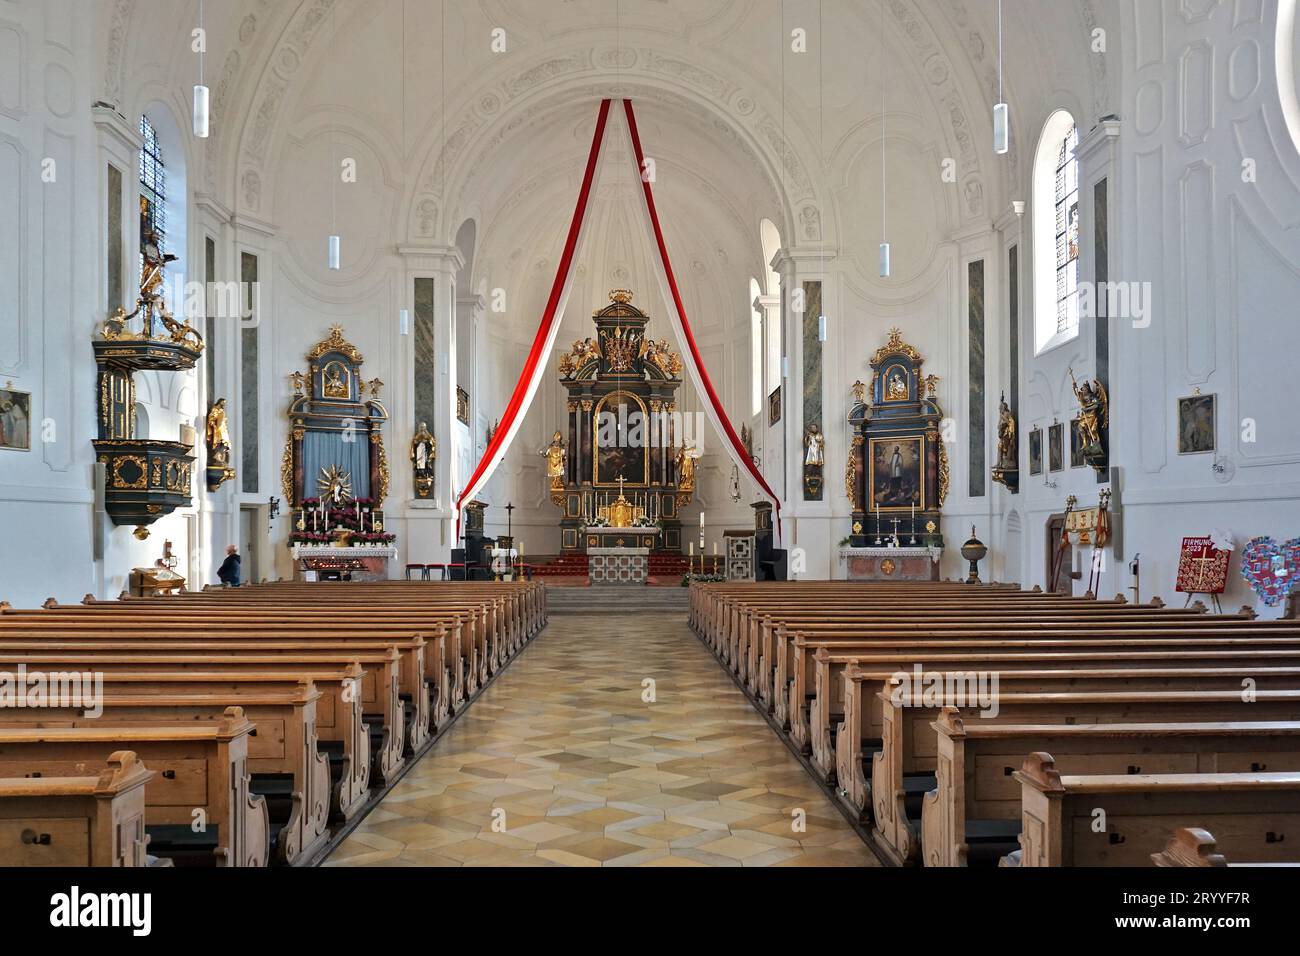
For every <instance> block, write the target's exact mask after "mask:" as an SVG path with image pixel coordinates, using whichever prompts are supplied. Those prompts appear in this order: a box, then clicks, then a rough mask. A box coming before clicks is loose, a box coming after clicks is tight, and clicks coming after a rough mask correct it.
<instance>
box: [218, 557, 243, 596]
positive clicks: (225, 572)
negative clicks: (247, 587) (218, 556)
mask: <svg viewBox="0 0 1300 956" xmlns="http://www.w3.org/2000/svg"><path fill="white" fill-rule="evenodd" d="M217 580H218V581H220V582H221V583H222V584H229V585H230V586H231V587H236V588H237V587H239V555H237V554H228V555H226V560H224V561H222V562H221V567H219V568H218V569H217Z"/></svg>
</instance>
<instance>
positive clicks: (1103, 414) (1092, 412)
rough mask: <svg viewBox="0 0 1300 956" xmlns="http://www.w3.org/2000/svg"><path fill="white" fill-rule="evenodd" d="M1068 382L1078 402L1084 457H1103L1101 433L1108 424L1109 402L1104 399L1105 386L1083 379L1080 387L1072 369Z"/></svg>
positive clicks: (1095, 381) (1080, 436)
mask: <svg viewBox="0 0 1300 956" xmlns="http://www.w3.org/2000/svg"><path fill="white" fill-rule="evenodd" d="M1070 382H1071V385H1072V387H1073V388H1074V397H1075V398H1077V399H1078V400H1079V439H1080V444H1082V445H1083V454H1084V457H1085V458H1088V459H1093V458H1099V457H1104V455H1105V449H1104V448H1103V447H1102V443H1101V431H1102V429H1103V428H1105V427H1106V426H1107V425H1109V424H1110V400H1109V399H1108V398H1107V397H1106V386H1104V385H1102V384H1101V381H1100V380H1099V379H1093V380H1092V381H1088V380H1087V379H1084V381H1083V384H1082V385H1080V384H1079V382H1078V381H1076V380H1075V377H1074V369H1070Z"/></svg>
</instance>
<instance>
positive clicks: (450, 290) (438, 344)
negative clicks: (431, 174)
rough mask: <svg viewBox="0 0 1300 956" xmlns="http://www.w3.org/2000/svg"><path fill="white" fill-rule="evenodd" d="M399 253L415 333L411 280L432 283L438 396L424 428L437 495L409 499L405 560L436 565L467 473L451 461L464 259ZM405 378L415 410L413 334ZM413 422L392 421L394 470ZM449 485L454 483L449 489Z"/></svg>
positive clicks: (445, 550) (447, 250) (453, 254)
mask: <svg viewBox="0 0 1300 956" xmlns="http://www.w3.org/2000/svg"><path fill="white" fill-rule="evenodd" d="M397 251H398V254H399V255H401V256H402V257H403V258H404V259H405V262H406V269H405V275H404V279H403V289H402V296H401V300H400V301H402V302H404V303H405V302H411V306H410V308H411V322H412V332H413V333H414V324H415V319H416V316H415V309H414V302H413V299H414V295H413V289H414V285H415V280H416V279H428V278H431V279H433V280H434V309H433V328H434V351H435V354H436V355H437V368H436V370H435V375H436V381H437V395H436V397H435V401H434V413H433V421H431V422H429V423H428V424H429V429H430V431H432V432H433V437H434V438H435V439H436V440H437V442H438V459H437V468H436V477H435V485H436V488H437V492H436V497H435V498H434V499H433V500H432V501H428V502H423V501H414V502H409V504H408V521H407V536H408V539H409V540H408V541H407V542H406V553H407V560H409V561H427V562H440V561H446V560H448V558H449V557H450V553H451V549H452V548H453V547H456V541H455V540H454V539H455V534H456V520H455V518H456V513H455V503H456V495H458V494H459V493H460V484H463V483H464V481H465V480H466V478H468V476H467V475H461V476H459V477H458V478H454V469H453V464H452V463H453V459H454V458H455V455H456V442H455V438H454V434H455V430H454V427H453V425H454V422H455V418H456V276H457V274H458V273H459V272H460V271H461V269H462V268H464V265H465V260H464V257H463V256H462V255H461V252H460V250H459V249H457V248H456V247H455V246H436V245H429V246H400V247H399V248H398V250H397ZM406 351H407V362H406V366H407V374H406V379H405V381H404V382H403V383H402V387H403V388H404V389H405V391H406V396H407V402H406V406H407V408H409V409H414V408H415V386H414V379H413V375H412V374H411V373H412V370H413V369H414V368H415V335H414V334H412V335H411V336H409V339H408V341H407V343H406ZM418 426H419V422H415V421H399V422H394V429H393V435H394V439H393V452H392V454H391V455H390V458H391V459H392V463H393V466H394V467H403V468H409V462H407V460H406V453H405V452H406V445H407V443H408V442H409V441H410V438H411V435H413V434H414V430H415V429H416V428H417V427H418ZM453 481H458V482H459V483H458V484H455V485H453Z"/></svg>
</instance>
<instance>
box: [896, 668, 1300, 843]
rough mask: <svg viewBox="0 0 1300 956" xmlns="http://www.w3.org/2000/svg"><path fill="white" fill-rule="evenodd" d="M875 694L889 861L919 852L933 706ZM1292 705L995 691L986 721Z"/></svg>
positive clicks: (1297, 693)
mask: <svg viewBox="0 0 1300 956" xmlns="http://www.w3.org/2000/svg"><path fill="white" fill-rule="evenodd" d="M877 696H878V697H879V698H880V700H881V713H882V716H883V726H882V729H881V749H880V751H879V752H878V753H876V754H875V755H874V756H873V758H872V765H871V806H872V820H873V830H872V833H873V835H874V836H875V837H876V840H877V842H878V844H879V847H880V849H881V850H882V851H883V852H884V853H885V855H886V856H888V857H889V858H890V859H891V860H892V861H893V862H895V863H900V864H901V863H909V862H913V861H915V860H916V859H918V857H919V849H920V823H921V801H922V798H923V797H924V795H925V794H926V793H928V792H929V791H930V790H932V789H934V769H935V757H934V750H936V749H937V742H935V743H933V744H931V745H930V748H927V749H929V750H930V752H929V753H925V752H923V750H922V748H921V747H918V746H917V742H918V741H924V740H926V739H927V735H928V737H929V739H930V740H932V741H933V740H935V732H934V729H933V726H932V725H933V723H934V722H935V720H936V719H937V718H938V716H939V711H940V709H941V708H940V707H935V706H924V705H919V706H911V705H908V704H906V703H903V704H895V703H894V702H893V701H892V700H891V699H890V698H891V696H892V695H891V693H890V692H889V691H883V692H881V693H880V694H879V695H877ZM1298 705H1300V690H1275V691H1269V690H1266V691H1258V692H1256V694H1255V695H1254V698H1253V700H1252V701H1251V702H1247V701H1245V700H1243V699H1242V694H1241V693H1240V691H1214V690H1208V691H1181V690H1173V691H1154V690H1132V691H1086V692H1076V693H1068V694H1049V693H1033V692H1024V693H1021V692H1002V693H1001V694H999V698H998V708H999V709H998V714H997V716H996V717H995V718H987V719H988V720H989V721H990V722H1000V723H1009V724H1035V725H1045V724H1070V723H1077V724H1102V723H1187V722H1210V723H1235V722H1245V721H1285V720H1289V719H1291V718H1292V717H1293V716H1294V715H1295V713H1296V708H1297V706H1298ZM909 740H910V742H911V743H910V744H909V743H906V742H905V741H909ZM1155 849H1159V847H1156V848H1155ZM1148 852H1151V851H1148ZM1144 859H1145V858H1144Z"/></svg>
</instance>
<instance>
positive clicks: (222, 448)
mask: <svg viewBox="0 0 1300 956" xmlns="http://www.w3.org/2000/svg"><path fill="white" fill-rule="evenodd" d="M203 438H204V442H205V443H206V444H207V446H208V464H207V469H206V478H207V483H208V491H216V490H217V489H218V488H220V487H221V485H222V483H223V482H225V481H229V480H230V479H231V478H234V477H235V469H234V468H232V467H230V448H231V444H230V426H229V424H228V423H227V421H226V400H225V399H224V398H219V399H217V400H216V402H214V403H213V405H212V407H211V408H210V409H208V418H207V422H206V425H205V427H204V430H203Z"/></svg>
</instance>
